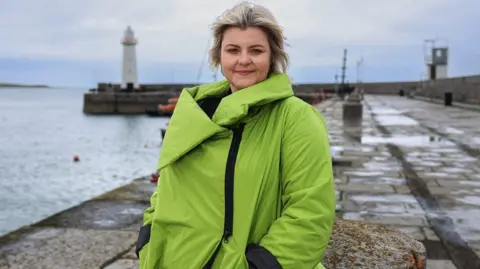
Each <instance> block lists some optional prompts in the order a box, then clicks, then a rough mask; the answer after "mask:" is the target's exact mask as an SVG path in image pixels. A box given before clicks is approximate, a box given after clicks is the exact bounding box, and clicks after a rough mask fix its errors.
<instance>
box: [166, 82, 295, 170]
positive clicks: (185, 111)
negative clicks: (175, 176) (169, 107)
mask: <svg viewBox="0 0 480 269" xmlns="http://www.w3.org/2000/svg"><path fill="white" fill-rule="evenodd" d="M228 90H229V84H228V82H227V81H226V80H223V81H220V82H215V83H210V84H204V85H200V86H197V87H193V88H189V89H185V90H183V91H182V93H181V94H180V97H179V99H178V102H177V105H176V107H175V112H174V113H173V116H172V118H171V120H170V123H169V125H168V131H167V132H166V134H165V137H164V140H163V145H162V149H161V154H160V159H159V162H158V169H162V168H164V167H165V166H167V165H169V164H171V163H172V162H174V161H176V160H177V159H179V158H180V157H182V156H183V155H185V154H186V153H187V152H189V151H190V150H192V149H193V148H194V147H196V146H197V145H199V144H200V143H202V142H203V141H205V140H206V139H208V138H210V137H211V136H213V135H215V134H217V133H219V132H223V131H226V130H227V127H228V126H231V125H234V124H236V123H238V122H241V121H242V120H244V119H245V118H246V116H248V112H249V110H250V109H251V108H255V107H260V106H263V105H265V104H268V103H271V102H274V101H277V100H281V99H284V98H288V97H290V96H293V90H292V86H291V84H290V80H289V78H288V76H287V75H286V74H275V75H271V76H270V77H269V78H268V79H266V80H264V81H262V82H260V83H257V84H255V85H253V86H251V87H248V88H245V89H242V90H239V91H237V92H235V93H232V94H230V95H228V96H226V97H224V98H223V99H222V101H221V102H220V104H219V105H218V108H217V110H216V111H215V114H214V115H213V117H212V119H210V118H209V117H208V116H207V115H206V114H205V113H204V112H203V110H202V109H201V108H200V106H199V105H198V104H197V101H198V100H200V99H203V98H206V97H212V96H219V95H222V94H224V93H225V92H226V91H228Z"/></svg>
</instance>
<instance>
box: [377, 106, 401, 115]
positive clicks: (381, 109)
mask: <svg viewBox="0 0 480 269" xmlns="http://www.w3.org/2000/svg"><path fill="white" fill-rule="evenodd" d="M371 111H372V113H373V114H376V115H385V114H386V115H399V114H402V112H401V111H399V110H397V109H394V108H391V107H372V109H371Z"/></svg>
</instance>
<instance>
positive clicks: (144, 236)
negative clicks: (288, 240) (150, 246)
mask: <svg viewBox="0 0 480 269" xmlns="http://www.w3.org/2000/svg"><path fill="white" fill-rule="evenodd" d="M151 228H152V225H151V224H147V225H145V226H142V228H140V232H139V233H138V240H137V246H136V247H135V254H136V255H137V258H140V254H139V253H140V250H141V249H142V248H143V247H144V246H145V245H146V244H147V243H148V242H149V241H150V230H151Z"/></svg>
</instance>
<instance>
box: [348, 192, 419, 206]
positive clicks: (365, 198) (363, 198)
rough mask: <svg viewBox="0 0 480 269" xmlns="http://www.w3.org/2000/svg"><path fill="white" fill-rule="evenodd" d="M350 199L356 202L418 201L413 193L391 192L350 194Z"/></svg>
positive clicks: (413, 202)
mask: <svg viewBox="0 0 480 269" xmlns="http://www.w3.org/2000/svg"><path fill="white" fill-rule="evenodd" d="M349 199H350V200H351V201H354V202H377V203H382V202H383V203H389V202H390V203H394V202H402V203H411V204H415V203H417V200H416V199H415V197H413V196H412V195H403V194H391V195H382V196H378V195H367V194H358V195H349Z"/></svg>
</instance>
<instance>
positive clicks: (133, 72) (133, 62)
mask: <svg viewBox="0 0 480 269" xmlns="http://www.w3.org/2000/svg"><path fill="white" fill-rule="evenodd" d="M122 44H123V68H122V89H126V90H127V91H129V92H130V91H133V90H134V89H138V88H139V86H138V76H137V55H136V53H135V46H136V45H137V39H136V38H135V35H134V33H133V30H132V28H131V27H130V26H128V27H127V29H126V30H125V32H124V36H123V39H122Z"/></svg>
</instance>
